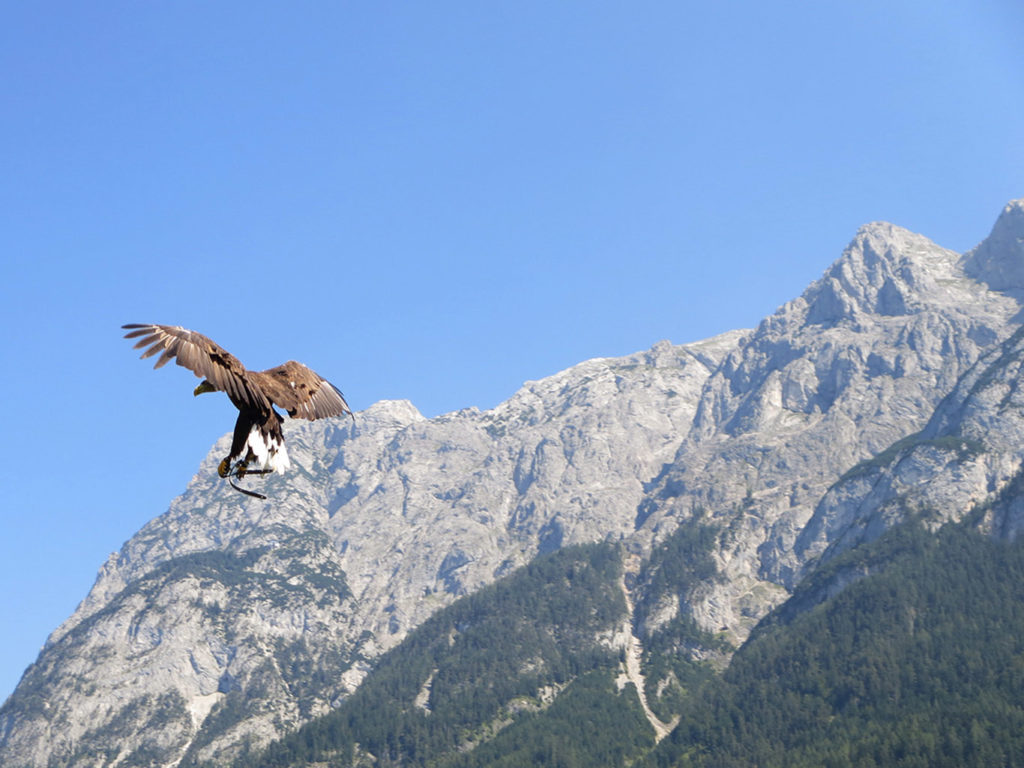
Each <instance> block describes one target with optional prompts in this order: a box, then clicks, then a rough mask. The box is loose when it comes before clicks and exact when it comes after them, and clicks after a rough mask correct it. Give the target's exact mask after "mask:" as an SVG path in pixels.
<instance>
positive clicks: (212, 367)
mask: <svg viewBox="0 0 1024 768" xmlns="http://www.w3.org/2000/svg"><path fill="white" fill-rule="evenodd" d="M121 327H122V328H124V329H126V330H127V331H128V333H126V334H125V338H126V339H134V338H138V337H140V336H141V337H142V338H141V339H139V340H138V341H137V342H136V343H135V348H136V349H142V348H143V347H149V348H148V349H147V350H146V351H145V352H143V353H142V357H143V358H147V357H152V356H153V355H155V354H156V353H157V352H161V353H162V354H161V355H160V358H159V359H158V360H157V361H156V364H155V365H154V366H153V367H154V368H159V367H160V366H162V365H165V364H166V363H167V361H168V360H170V359H171V358H174V361H175V362H176V363H177V364H178V365H180V366H182V367H184V368H188V369H189V370H190V371H192V373H194V374H195V375H196V376H198V377H199V378H201V379H206V380H207V381H208V382H210V384H211V385H213V387H214V388H215V389H218V390H220V391H221V392H226V393H227V394H228V396H229V397H231V398H232V399H233V400H235V401H237V402H240V403H244V404H245V405H247V406H249V407H250V408H253V409H256V410H258V411H269V410H270V402H269V400H268V399H267V396H266V395H265V394H264V393H263V392H262V390H261V389H260V386H259V384H258V383H256V382H255V381H254V380H253V374H252V372H250V371H247V370H246V369H245V366H244V365H242V364H241V363H240V362H239V361H238V358H236V357H235V356H234V355H232V354H231V353H230V352H228V351H227V350H226V349H224V348H223V347H221V346H220V345H219V344H217V343H216V342H214V341H212V340H211V339H208V338H206V337H205V336H203V335H202V334H201V333H196V332H195V331H190V330H188V329H186V328H182V327H180V326H176V325H148V324H139V323H129V324H128V325H123V326H121ZM311 373H312V372H311ZM282 407H284V406H283V404H282Z"/></svg>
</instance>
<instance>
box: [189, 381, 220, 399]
mask: <svg viewBox="0 0 1024 768" xmlns="http://www.w3.org/2000/svg"><path fill="white" fill-rule="evenodd" d="M216 391H217V388H216V387H215V386H213V384H211V383H210V382H208V381H207V380H206V379H203V381H202V383H201V384H200V385H199V386H198V387H196V388H195V389H194V390H192V394H193V395H195V396H197V397H198V396H199V395H201V394H203V393H204V392H216Z"/></svg>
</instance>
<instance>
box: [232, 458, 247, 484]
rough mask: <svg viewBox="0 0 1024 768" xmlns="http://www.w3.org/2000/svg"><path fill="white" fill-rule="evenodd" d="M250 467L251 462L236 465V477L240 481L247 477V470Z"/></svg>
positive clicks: (241, 462)
mask: <svg viewBox="0 0 1024 768" xmlns="http://www.w3.org/2000/svg"><path fill="white" fill-rule="evenodd" d="M248 466H249V462H247V461H240V462H238V463H237V464H235V477H237V478H238V479H239V480H241V479H242V478H243V477H245V468H246V467H248Z"/></svg>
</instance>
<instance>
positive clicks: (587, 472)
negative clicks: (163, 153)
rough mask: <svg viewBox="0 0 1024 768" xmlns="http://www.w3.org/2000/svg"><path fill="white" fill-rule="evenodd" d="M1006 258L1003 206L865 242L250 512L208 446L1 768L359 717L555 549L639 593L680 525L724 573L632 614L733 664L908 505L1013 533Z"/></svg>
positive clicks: (183, 745)
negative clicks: (810, 585)
mask: <svg viewBox="0 0 1024 768" xmlns="http://www.w3.org/2000/svg"><path fill="white" fill-rule="evenodd" d="M1022 237H1024V202H1021V201H1018V202H1016V203H1011V204H1010V205H1009V206H1008V207H1007V209H1006V210H1005V211H1004V212H1003V215H1002V216H1001V217H1000V219H999V221H998V222H997V224H996V227H995V228H994V229H993V234H992V236H991V237H990V238H989V239H988V240H986V241H985V242H983V243H982V244H981V245H980V246H979V247H978V248H977V249H975V250H974V251H972V252H971V253H969V254H966V255H965V256H963V257H961V256H959V255H957V254H955V253H952V252H950V251H947V250H945V249H943V248H940V247H939V246H937V245H935V244H934V243H931V242H930V241H929V240H927V239H926V238H924V237H921V236H919V235H915V234H913V233H910V232H907V231H906V230H903V229H900V228H898V227H894V226H892V225H889V224H871V225H868V226H866V227H864V228H862V229H861V230H860V232H858V233H857V236H856V237H855V238H854V240H853V242H852V243H851V244H850V245H849V247H848V248H847V249H846V250H845V252H844V253H843V255H842V256H841V258H840V259H838V260H837V261H836V262H835V263H834V264H833V265H832V266H831V267H830V268H829V269H828V270H827V271H826V273H825V274H824V276H823V277H822V278H821V279H820V280H818V281H816V282H815V283H814V284H812V285H811V286H810V287H809V288H808V289H807V290H806V291H805V292H804V293H803V295H802V296H800V297H799V298H797V299H795V300H793V301H791V302H789V303H788V304H786V305H784V306H783V307H781V308H780V309H779V310H778V311H777V312H776V313H775V314H774V315H772V316H771V317H769V318H766V319H765V320H764V321H763V322H762V323H761V324H760V325H759V327H758V328H756V329H755V330H753V331H737V332H732V333H729V334H725V335H723V336H720V337H716V338H714V339H710V340H707V341H704V342H698V343H694V344H686V345H682V346H673V345H671V344H669V343H667V342H660V343H658V344H656V345H655V346H654V347H653V348H652V349H651V350H649V351H646V352H641V353H637V354H634V355H630V356H627V357H623V358H615V359H598V360H590V361H587V362H584V363H581V364H579V365H577V366H575V367H573V368H570V369H568V370H566V371H563V372H561V373H559V374H556V375H554V376H551V377H549V378H546V379H543V380H541V381H537V382H528V383H527V384H525V385H524V386H523V387H522V389H520V390H519V391H518V392H517V393H516V394H515V395H514V396H513V397H512V398H510V399H509V400H508V401H506V402H505V403H502V404H501V405H499V406H498V407H496V408H494V409H492V410H489V411H483V412H481V411H478V410H476V409H467V410H464V411H458V412H455V413H450V414H445V415H443V416H439V417H437V418H433V419H426V418H424V417H423V416H422V415H420V414H419V413H418V412H417V411H416V409H415V408H414V407H413V406H412V405H411V404H410V403H408V402H405V401H388V402H380V403H377V404H375V405H374V406H372V407H371V408H369V409H367V410H366V411H365V412H363V413H360V414H358V415H357V422H356V424H355V425H352V424H351V423H349V422H344V421H333V422H314V423H312V424H309V423H301V424H300V423H289V424H287V425H286V426H287V427H288V429H287V440H288V443H289V453H290V455H291V458H292V463H293V465H294V467H293V470H292V471H291V472H290V473H289V474H287V475H286V476H282V477H271V478H269V479H268V480H266V481H265V483H263V481H256V482H260V483H261V484H263V487H262V490H263V491H264V492H265V493H267V495H268V496H269V497H270V498H269V500H268V501H258V500H255V499H251V498H247V497H243V496H241V495H240V494H237V493H235V492H234V491H232V490H231V489H230V488H227V487H226V485H224V484H223V482H222V481H220V480H219V478H217V476H216V471H215V470H216V463H217V459H218V457H219V456H222V455H223V454H224V452H225V450H226V440H227V437H225V438H224V439H223V440H222V441H221V443H219V444H218V445H216V446H215V447H214V448H213V450H212V451H211V453H210V455H209V456H208V457H207V458H206V459H205V460H204V461H203V463H202V465H201V467H200V470H199V472H198V473H197V475H196V477H195V478H194V479H193V480H192V482H191V483H190V484H189V486H188V488H187V490H186V491H185V493H184V494H182V496H180V497H179V498H178V499H176V500H175V501H174V502H173V503H172V504H171V507H170V509H169V510H168V511H167V512H166V513H165V514H164V515H162V516H160V517H158V518H156V519H155V520H153V521H152V522H151V523H149V524H148V525H146V526H145V527H144V528H143V529H142V530H141V531H139V532H138V534H136V535H135V536H133V537H132V539H131V540H130V541H128V542H127V543H126V544H125V545H124V547H122V549H121V551H120V552H118V553H116V554H114V555H111V557H110V558H109V560H108V561H107V562H106V563H105V564H104V565H103V567H102V568H101V570H100V573H99V576H98V578H97V580H96V584H95V585H94V587H93V589H92V590H91V591H90V593H89V594H88V596H87V597H86V598H85V599H84V600H83V601H82V603H81V605H80V606H79V607H78V609H77V610H76V611H75V613H74V614H73V615H72V616H71V617H69V618H68V620H67V621H65V622H64V624H62V625H61V626H60V627H59V628H58V629H57V630H56V631H55V632H54V633H53V635H52V636H51V638H50V639H49V641H48V643H47V646H46V647H45V648H44V650H43V652H42V653H41V655H40V657H39V659H38V661H37V662H36V663H35V664H34V665H33V666H32V667H31V668H30V669H29V670H28V671H27V673H26V675H25V678H24V679H23V680H22V682H21V684H20V685H19V686H18V689H17V690H16V692H15V694H14V695H13V696H12V697H11V699H9V700H8V702H7V703H6V704H5V705H4V707H3V708H2V709H0V764H3V765H30V766H44V765H75V766H113V765H118V766H131V765H140V766H141V765H146V766H175V765H178V764H181V763H186V764H187V763H190V762H192V761H193V760H211V761H215V762H218V763H224V762H227V761H228V760H229V759H230V757H231V756H232V755H234V754H235V753H236V752H237V751H239V750H240V749H241V748H242V747H243V745H244V744H246V743H249V744H252V745H256V746H258V745H261V744H263V743H266V742H267V741H268V740H270V739H271V738H273V737H274V736H276V735H278V734H280V733H282V732H283V731H285V730H289V729H291V728H293V727H294V726H295V725H297V724H298V723H300V722H302V721H304V720H306V719H309V718H310V717H312V716H315V715H316V714H318V713H320V712H323V711H326V710H327V709H328V708H329V707H330V706H331V704H332V702H336V701H337V700H339V698H341V697H344V696H346V695H348V693H350V692H351V691H352V690H354V689H355V687H357V686H358V685H359V683H360V682H361V680H362V679H363V677H364V676H365V674H366V671H367V669H368V668H369V664H370V663H371V662H372V660H373V659H374V658H375V657H377V656H378V655H379V654H380V653H382V652H383V651H385V650H387V649H388V648H390V647H392V646H394V645H395V644H397V643H398V642H400V641H401V640H402V638H404V637H405V635H406V634H407V633H408V632H409V630H410V629H411V628H413V627H415V626H417V625H419V624H420V623H421V622H422V621H424V619H426V618H427V617H428V616H429V615H430V614H432V613H433V612H434V611H436V610H437V609H438V608H439V607H441V606H444V605H447V604H448V603H450V602H451V601H453V600H455V599H457V598H458V597H459V596H461V595H464V594H467V593H469V592H472V591H474V590H476V589H477V588H478V587H480V586H481V585H483V584H486V583H489V582H492V581H494V580H495V579H497V578H500V577H501V576H503V575H505V574H507V573H509V572H510V571H511V570H513V569H514V568H516V567H518V566H521V565H523V564H525V563H528V562H529V561H530V560H531V559H532V558H533V557H535V556H536V555H537V554H538V553H541V552H545V551H548V550H552V549H555V548H558V547H562V546H565V545H569V544H574V543H582V542H592V541H599V540H605V539H611V540H615V541H622V542H623V543H624V544H625V546H626V547H627V549H628V550H629V551H630V552H631V553H632V556H631V558H630V562H631V563H633V566H632V567H634V568H639V567H641V564H642V563H643V561H644V559H645V558H646V557H648V556H649V555H650V553H651V552H652V550H653V548H654V547H655V546H656V545H657V544H658V542H659V541H661V540H662V539H664V538H665V537H666V536H668V535H669V534H671V533H672V531H674V530H675V529H676V528H677V527H678V526H679V525H680V524H681V523H682V522H684V521H686V520H690V519H692V518H698V519H700V520H703V521H706V522H710V523H713V524H714V525H716V526H718V527H719V528H720V530H721V535H719V537H718V541H719V542H720V545H719V548H718V550H717V551H716V552H714V559H715V562H716V564H717V566H718V570H719V576H720V577H719V578H716V579H713V580H710V581H709V582H708V583H705V584H701V585H699V586H698V587H697V588H696V589H694V590H693V591H692V592H691V593H690V594H688V595H683V596H678V597H673V598H672V599H667V600H666V601H665V605H663V606H658V607H657V608H658V609H657V610H654V611H649V612H648V613H646V614H645V615H647V616H648V617H649V618H648V619H647V621H649V622H652V624H664V623H665V622H667V621H670V620H671V619H672V617H673V616H675V615H678V614H679V612H682V611H686V612H689V613H690V614H692V615H693V616H694V617H695V618H696V619H697V621H698V622H699V623H700V624H701V625H702V626H704V627H705V628H707V629H710V630H713V631H716V632H717V631H719V630H721V629H723V628H724V629H725V631H726V634H727V635H728V636H729V637H731V638H732V639H733V640H734V641H735V642H739V641H742V639H744V638H745V637H746V635H747V633H748V632H749V630H750V628H751V627H752V626H753V625H754V624H755V623H756V622H757V620H758V619H760V618H761V617H762V616H763V615H764V614H765V613H766V612H767V611H768V610H770V608H771V607H772V606H774V605H776V604H778V603H779V602H781V601H782V600H784V599H785V598H786V597H787V596H788V594H789V592H790V590H791V589H792V587H793V586H794V585H795V584H796V583H797V582H798V580H799V579H800V578H801V577H802V576H803V575H804V574H805V573H806V572H807V569H808V567H809V564H813V563H815V562H818V561H820V560H821V559H822V558H827V557H830V556H831V555H832V554H834V553H835V552H837V551H840V550H841V549H842V548H845V547H849V546H854V545H856V543H858V542H859V541H863V540H864V539H865V538H868V537H870V536H872V535H876V534H877V533H878V532H880V531H881V530H884V528H885V527H886V526H888V525H891V524H892V523H894V522H896V521H898V520H901V519H904V517H905V516H906V514H908V512H907V510H908V509H911V510H916V509H919V508H922V507H927V508H929V509H936V510H940V511H941V512H942V515H943V516H942V517H941V518H940V517H936V522H938V521H939V520H940V519H949V518H951V517H956V516H957V515H960V514H962V512H963V510H966V509H969V508H971V507H972V505H978V504H988V505H989V506H988V507H986V508H985V509H987V510H988V512H987V513H986V514H987V515H988V518H987V520H988V525H989V526H990V527H991V528H992V530H993V531H995V532H997V533H1002V534H1003V535H1015V534H1016V532H1017V531H1019V530H1020V529H1021V528H1022V527H1024V509H1020V510H1018V509H1017V508H1016V507H1014V506H1013V504H1011V503H1010V502H1009V501H1007V499H1009V498H1010V497H1009V496H1008V495H1007V489H1009V488H1012V487H1014V486H1013V484H1014V483H1015V482H1018V471H1017V470H1018V467H1019V465H1020V461H1021V456H1020V453H1021V449H1020V448H1019V446H1021V445H1024V442H1022V440H1021V439H1020V438H1021V437H1022V436H1024V419H1021V418H1019V415H1020V414H1019V407H1020V406H1021V405H1024V402H1022V403H1018V402H1017V401H1018V399H1021V397H1020V396H1019V395H1018V387H1017V385H1016V383H1015V382H1016V381H1017V379H1018V378H1019V377H1018V376H1017V374H1018V368H1019V366H1020V360H1021V359H1022V357H1024V351H1022V349H1024V342H1022V341H1021V339H1020V338H1019V336H1013V337H1012V338H1011V334H1013V332H1014V330H1015V329H1016V327H1017V326H1016V322H1017V318H1016V315H1017V314H1018V313H1019V311H1020V305H1019V303H1018V301H1017V300H1016V298H1015V297H1016V296H1017V295H1018V291H1020V290H1021V289H1022V288H1024V267H1022V266H1021V264H1022V263H1024V251H1022V250H1021V242H1022ZM1007 339H1009V341H1007ZM1004 342H1005V344H1004ZM721 577H724V578H721ZM645 629H646V630H650V629H653V626H652V627H639V628H638V630H639V631H638V635H637V636H638V637H642V636H643V634H644V630H645Z"/></svg>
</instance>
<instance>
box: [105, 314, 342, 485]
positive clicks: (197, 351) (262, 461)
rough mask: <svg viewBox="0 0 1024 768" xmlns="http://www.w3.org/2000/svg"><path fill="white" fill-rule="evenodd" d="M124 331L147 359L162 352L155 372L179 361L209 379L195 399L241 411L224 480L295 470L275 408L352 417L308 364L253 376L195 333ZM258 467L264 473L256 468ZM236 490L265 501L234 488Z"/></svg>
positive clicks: (222, 470)
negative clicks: (221, 400) (221, 397)
mask: <svg viewBox="0 0 1024 768" xmlns="http://www.w3.org/2000/svg"><path fill="white" fill-rule="evenodd" d="M122 328H124V329H125V330H127V331H128V333H126V334H125V338H126V339H135V338H137V339H139V340H138V341H137V342H136V343H135V349H143V348H145V351H144V352H143V353H142V358H147V357H151V356H153V355H155V354H157V353H158V352H159V353H161V354H160V357H159V358H158V359H157V361H156V364H155V365H154V366H153V367H154V368H159V367H160V366H162V365H164V364H166V363H167V361H168V360H170V359H171V358H174V361H175V362H176V363H177V364H178V365H180V366H183V367H185V368H188V369H189V370H190V371H192V373H194V374H195V375H196V376H198V377H199V378H201V379H202V380H203V381H202V382H201V383H200V384H199V386H198V387H196V388H195V390H194V392H193V394H194V395H201V394H202V393H204V392H218V391H219V392H224V393H225V394H227V396H228V398H230V400H231V402H232V403H234V405H235V407H236V408H238V420H237V421H236V422H235V431H234V436H233V437H232V439H231V452H230V453H228V455H227V456H226V457H224V460H223V461H221V462H220V466H218V467H217V474H219V475H220V476H221V477H232V476H234V477H238V478H242V477H244V476H245V474H246V473H247V472H249V473H260V474H265V473H267V472H273V471H275V470H276V471H284V470H285V469H288V468H289V466H291V464H290V462H289V460H288V451H287V450H286V449H285V446H284V433H283V432H282V430H281V424H282V423H283V419H282V417H281V415H280V414H279V413H278V412H277V411H276V410H275V409H274V406H275V405H277V406H279V407H280V408H283V409H284V410H285V411H287V412H288V415H289V416H291V417H293V418H300V419H309V420H310V421H312V420H313V419H322V418H325V417H329V416H344V415H346V414H347V415H350V416H352V410H351V409H350V408H349V407H348V403H346V402H345V398H344V396H343V395H342V394H341V391H340V390H338V388H337V387H335V386H334V385H333V384H331V383H330V382H329V381H327V380H326V379H324V378H323V377H321V376H319V375H318V374H317V373H315V372H314V371H312V370H310V369H309V368H307V367H306V366H304V365H303V364H302V363H297V362H295V361H294V360H289V361H288V362H287V363H285V364H284V365H279V366H277V367H276V368H269V369H267V370H265V371H250V370H247V369H246V368H245V366H243V365H242V364H241V363H240V362H239V361H238V359H237V358H236V357H235V356H234V355H232V354H231V353H230V352H228V351H227V350H225V349H224V348H223V347H221V346H220V345H219V344H217V343H215V342H214V341H212V340H210V339H208V338H207V337H205V336H203V335H202V334H199V333H196V332H195V331H190V330H187V329H185V328H181V327H180V326H173V325H148V324H138V323H131V324H129V325H124V326H122ZM353 418H355V417H354V416H353ZM253 463H256V464H258V467H259V468H258V469H251V468H250V465H252V464H253ZM229 482H230V481H229ZM232 487H234V488H236V489H238V490H241V491H243V493H248V494H249V495H252V496H259V494H255V493H251V492H249V491H244V490H243V489H241V488H238V486H236V485H234V483H232ZM261 498H265V497H261Z"/></svg>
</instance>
